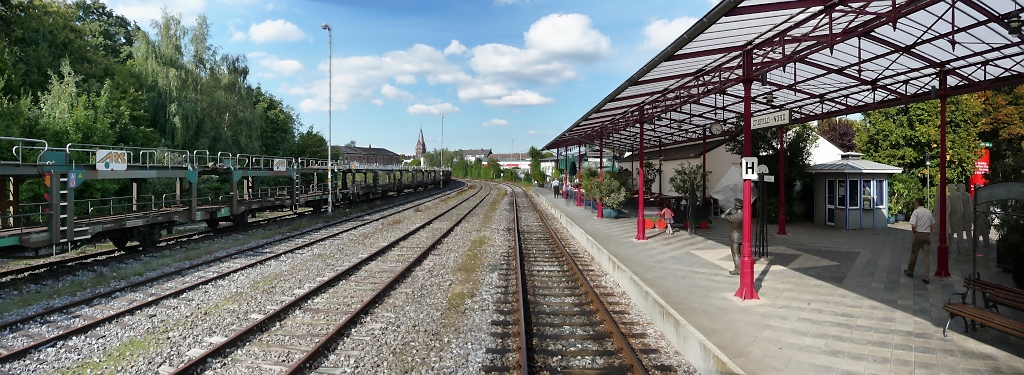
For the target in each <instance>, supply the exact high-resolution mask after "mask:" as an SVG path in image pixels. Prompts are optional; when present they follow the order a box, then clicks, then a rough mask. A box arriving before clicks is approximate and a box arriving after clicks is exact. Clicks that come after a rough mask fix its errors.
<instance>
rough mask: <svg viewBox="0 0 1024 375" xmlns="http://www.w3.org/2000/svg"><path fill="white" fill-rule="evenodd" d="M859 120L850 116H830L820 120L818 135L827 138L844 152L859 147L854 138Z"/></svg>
mask: <svg viewBox="0 0 1024 375" xmlns="http://www.w3.org/2000/svg"><path fill="white" fill-rule="evenodd" d="M856 127H857V121H856V120H851V119H850V118H848V117H829V118H826V119H822V120H819V121H818V128H817V129H818V135H821V137H822V138H825V139H826V140H828V141H829V142H831V143H832V144H833V145H835V146H836V147H838V148H839V149H840V150H842V151H843V152H850V151H853V150H856V149H857V143H856V142H855V141H854V138H855V136H856V134H857V130H856Z"/></svg>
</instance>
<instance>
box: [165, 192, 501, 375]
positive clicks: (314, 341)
mask: <svg viewBox="0 0 1024 375" xmlns="http://www.w3.org/2000/svg"><path fill="white" fill-rule="evenodd" d="M488 186H491V185H488ZM480 190H482V188H481V189H480ZM490 190H493V188H489V190H488V192H487V193H486V194H483V196H482V197H476V195H477V194H475V195H474V196H471V197H467V198H466V199H465V200H464V201H463V202H460V203H459V204H456V205H454V206H453V207H451V208H449V209H447V210H445V211H444V212H441V213H439V214H438V215H436V216H434V217H433V218H432V219H429V220H427V221H426V222H424V223H422V224H420V225H418V226H416V227H415V228H412V229H411V230H409V231H408V232H406V233H404V234H402V235H401V236H399V237H398V238H397V239H394V240H392V241H390V242H388V243H386V244H385V245H383V246H381V247H379V248H378V249H375V250H371V251H368V252H367V253H366V254H364V255H362V256H361V257H360V258H359V259H358V260H356V261H354V262H352V263H350V264H348V265H347V266H345V267H339V269H338V270H337V272H335V273H334V274H333V275H330V276H328V277H324V278H322V280H320V282H319V283H318V284H316V285H311V286H310V287H309V288H308V289H307V290H305V291H303V292H302V293H300V294H299V295H297V296H295V297H294V298H291V299H289V300H288V301H284V302H283V304H282V305H281V306H280V307H277V308H276V309H274V311H272V312H270V313H268V314H266V315H263V316H261V317H260V318H259V319H256V321H254V322H253V323H251V324H249V325H248V326H246V327H244V328H242V329H239V330H238V331H237V332H235V333H234V334H233V335H232V336H231V337H228V338H225V339H224V340H223V341H220V342H219V343H217V344H213V345H212V346H211V347H209V348H206V349H205V350H204V351H203V352H202V353H197V354H196V355H195V357H194V358H192V359H191V360H189V361H188V362H187V363H185V364H184V365H182V366H181V367H179V368H177V369H176V370H174V371H173V372H172V373H173V374H193V373H198V372H200V371H203V370H209V371H222V370H224V367H232V366H240V367H241V368H242V372H247V371H255V369H256V368H260V369H264V370H267V369H269V370H272V371H275V372H284V373H288V374H292V373H304V372H309V371H311V370H312V369H313V367H317V366H318V364H319V362H320V361H321V357H322V356H323V355H324V354H326V353H328V352H329V351H330V350H331V348H333V347H334V346H335V345H336V344H337V342H338V341H339V340H341V339H342V337H343V335H344V334H345V333H346V332H347V331H348V330H349V329H350V328H351V327H352V326H353V325H354V324H356V323H357V322H358V320H359V318H360V317H362V316H364V315H365V314H368V313H370V311H371V310H372V308H373V307H374V306H375V305H376V304H377V303H378V302H379V301H380V300H381V299H382V298H386V295H387V292H388V291H390V290H392V289H393V288H394V287H395V286H396V285H398V284H399V283H401V282H402V280H404V278H405V276H406V275H407V274H408V273H410V272H412V270H413V269H414V268H415V267H416V266H417V265H418V264H419V263H420V262H421V261H422V260H423V259H424V258H426V256H427V255H429V254H430V252H431V251H432V250H433V249H434V248H435V247H437V246H438V244H439V243H440V242H441V241H442V240H443V239H444V238H445V236H447V235H448V234H449V233H451V232H452V231H453V230H454V229H455V228H456V227H458V226H459V224H460V223H462V222H463V220H464V219H465V218H466V217H467V216H468V215H469V214H470V213H471V212H473V210H474V209H476V208H477V207H478V206H479V205H480V204H481V203H482V202H484V201H486V200H487V198H488V197H489V196H490V195H491V191H490ZM478 192H479V190H478ZM225 356H229V358H227V359H224V357H225ZM235 370H236V371H238V369H235ZM317 371H318V372H327V373H341V372H342V371H344V369H343V368H328V367H320V368H318V369H317Z"/></svg>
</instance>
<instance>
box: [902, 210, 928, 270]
mask: <svg viewBox="0 0 1024 375" xmlns="http://www.w3.org/2000/svg"><path fill="white" fill-rule="evenodd" d="M934 226H935V220H934V219H932V213H931V211H928V209H927V208H925V207H924V199H922V198H917V199H914V213H912V214H910V231H911V232H913V234H914V240H913V242H911V244H910V261H909V262H907V269H905V270H903V274H904V275H907V277H910V278H913V277H914V266H916V265H917V253H918V252H919V251H922V250H923V251H924V279H922V280H921V281H923V282H924V283H925V284H928V275H929V274H930V273H931V268H932V255H931V253H932V240H931V233H932V227H934Z"/></svg>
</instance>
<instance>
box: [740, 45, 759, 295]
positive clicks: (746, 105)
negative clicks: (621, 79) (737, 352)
mask: <svg viewBox="0 0 1024 375" xmlns="http://www.w3.org/2000/svg"><path fill="white" fill-rule="evenodd" d="M753 63H754V57H753V52H752V51H751V50H750V49H749V48H748V49H745V50H743V156H744V157H750V156H754V141H753V139H751V138H752V137H753V131H752V130H751V129H750V112H751V108H750V86H751V85H752V84H753V83H754V74H753ZM750 195H751V191H750V180H743V245H742V247H741V249H742V254H741V255H740V287H739V288H738V289H736V294H734V295H735V296H736V297H740V299H742V300H748V299H761V298H760V297H758V296H757V291H755V290H754V255H753V248H752V247H751V242H752V239H753V236H751V233H750V229H751V225H750V224H751V213H752V212H751V209H750Z"/></svg>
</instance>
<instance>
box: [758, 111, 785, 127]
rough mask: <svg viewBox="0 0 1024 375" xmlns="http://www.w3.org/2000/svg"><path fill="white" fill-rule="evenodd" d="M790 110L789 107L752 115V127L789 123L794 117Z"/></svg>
mask: <svg viewBox="0 0 1024 375" xmlns="http://www.w3.org/2000/svg"><path fill="white" fill-rule="evenodd" d="M789 112H790V111H789V110H788V109H784V110H781V111H778V112H772V113H768V114H764V115H760V116H755V117H751V118H750V128H751V129H762V128H771V127H775V126H779V125H788V124H789V120H790V119H792V118H793V117H792V116H790V113H789Z"/></svg>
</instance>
